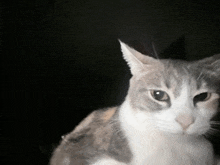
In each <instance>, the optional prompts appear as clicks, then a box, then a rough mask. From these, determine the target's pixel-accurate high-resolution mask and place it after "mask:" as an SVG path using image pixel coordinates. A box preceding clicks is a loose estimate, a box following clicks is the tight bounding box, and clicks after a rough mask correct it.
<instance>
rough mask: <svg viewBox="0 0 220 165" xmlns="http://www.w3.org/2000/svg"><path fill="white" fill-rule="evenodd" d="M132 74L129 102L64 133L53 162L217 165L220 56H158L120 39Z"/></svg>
mask: <svg viewBox="0 0 220 165" xmlns="http://www.w3.org/2000/svg"><path fill="white" fill-rule="evenodd" d="M119 42H120V45H121V50H122V54H123V57H124V59H125V61H126V62H127V63H128V66H129V67H130V71H131V74H132V78H131V79H130V86H129V90H128V94H127V96H126V98H125V101H124V102H123V103H122V104H121V105H120V106H117V107H109V108H105V109H100V110H95V111H93V112H92V113H91V114H90V115H88V116H87V117H86V118H85V119H84V120H83V121H82V122H81V123H80V124H79V125H78V126H77V127H76V128H75V129H74V130H73V131H72V132H70V133H69V134H67V135H66V136H63V137H62V138H63V139H62V141H61V144H60V145H59V146H58V147H57V148H56V149H55V151H54V153H53V155H52V157H51V160H50V164H51V165H214V164H217V161H216V160H215V158H214V154H213V147H212V144H211V143H210V142H209V141H208V140H206V138H205V137H204V135H205V134H207V133H209V132H210V133H212V131H213V128H212V126H213V125H215V124H217V121H212V120H211V119H212V118H213V117H214V116H215V115H216V114H217V112H218V111H219V98H220V85H219V84H220V54H218V55H214V56H212V57H207V58H205V59H202V60H198V61H191V62H187V61H182V60H171V59H155V58H153V57H150V56H146V55H143V54H141V53H140V52H138V51H136V50H134V49H133V48H131V47H129V46H128V45H126V44H125V43H123V42H122V41H120V40H119Z"/></svg>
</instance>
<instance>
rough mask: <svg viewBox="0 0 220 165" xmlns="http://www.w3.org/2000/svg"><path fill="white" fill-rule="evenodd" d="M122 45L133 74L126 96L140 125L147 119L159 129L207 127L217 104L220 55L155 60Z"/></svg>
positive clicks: (189, 131)
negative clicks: (195, 59) (193, 59)
mask: <svg viewBox="0 0 220 165" xmlns="http://www.w3.org/2000/svg"><path fill="white" fill-rule="evenodd" d="M121 46H122V52H123V54H124V58H125V59H126V61H127V62H128V64H129V66H130V68H131V72H132V74H133V77H132V78H131V80H130V88H129V92H128V99H129V102H130V105H131V107H132V109H133V110H134V115H135V118H136V120H138V121H137V122H139V123H140V124H141V127H143V128H144V127H147V126H148V124H149V122H150V123H151V125H153V126H155V129H158V130H160V131H164V132H168V133H174V134H183V133H184V134H190V135H192V134H193V135H201V134H204V133H206V132H207V131H208V130H210V128H211V124H212V122H211V119H212V117H213V116H214V115H216V114H217V112H218V106H219V98H220V96H219V92H220V55H217V56H214V57H212V58H208V59H204V60H201V61H197V62H184V61H178V60H156V59H153V58H151V57H148V56H144V55H142V54H140V53H139V52H136V51H135V50H133V49H131V48H129V47H128V46H127V45H125V44H123V43H121ZM132 56H133V57H132ZM145 124H146V125H145Z"/></svg>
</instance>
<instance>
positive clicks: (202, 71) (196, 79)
mask: <svg viewBox="0 0 220 165" xmlns="http://www.w3.org/2000/svg"><path fill="white" fill-rule="evenodd" d="M202 74H203V71H201V72H200V74H199V76H198V77H197V79H196V80H199V78H200V77H201V76H202Z"/></svg>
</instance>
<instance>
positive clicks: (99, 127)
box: [51, 107, 118, 165]
mask: <svg viewBox="0 0 220 165" xmlns="http://www.w3.org/2000/svg"><path fill="white" fill-rule="evenodd" d="M117 109H118V107H110V108H105V109H99V110H95V111H93V112H92V113H91V114H89V115H88V116H87V117H86V118H85V119H84V120H82V122H80V123H79V125H78V126H76V128H75V129H74V130H73V131H72V132H70V133H69V134H67V135H65V136H62V141H61V144H60V145H59V146H58V147H57V149H56V150H55V152H54V153H53V157H52V159H51V165H56V164H57V163H58V162H59V163H60V164H62V165H64V164H68V162H71V164H72V163H73V164H74V162H75V163H77V164H79V163H81V164H87V161H89V160H90V159H92V158H95V157H97V156H99V155H102V153H101V152H100V151H105V150H107V148H108V147H109V145H110V139H111V137H112V133H113V128H112V124H111V123H112V120H113V119H112V118H113V116H114V115H115V114H116V112H117Z"/></svg>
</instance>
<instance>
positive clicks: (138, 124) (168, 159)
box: [119, 97, 213, 165]
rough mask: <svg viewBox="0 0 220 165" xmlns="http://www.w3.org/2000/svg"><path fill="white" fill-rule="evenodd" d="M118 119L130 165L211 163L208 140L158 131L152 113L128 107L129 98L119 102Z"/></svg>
mask: <svg viewBox="0 0 220 165" xmlns="http://www.w3.org/2000/svg"><path fill="white" fill-rule="evenodd" d="M171 118H172V117H171ZM119 120H120V121H121V124H122V129H123V131H124V133H125V136H126V137H127V139H128V142H129V145H130V148H131V151H132V154H133V160H132V162H131V163H130V165H157V164H160V165H182V164H184V165H185V164H187V165H212V164H213V155H212V153H213V151H212V146H211V144H210V143H209V142H208V141H206V140H205V139H204V138H202V137H194V136H188V135H180V134H173V133H166V132H163V131H161V130H159V129H158V127H157V126H156V125H155V123H154V122H155V121H154V116H153V115H152V112H144V111H139V110H134V109H132V108H131V106H130V104H129V97H127V98H126V101H125V102H124V103H123V104H122V107H121V109H120V113H119ZM170 126H172V125H170ZM177 128H178V127H177Z"/></svg>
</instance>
